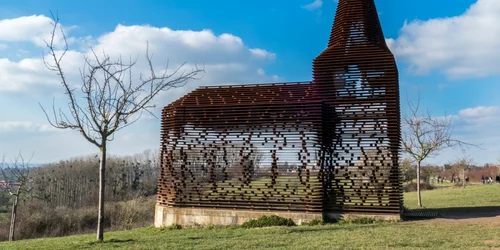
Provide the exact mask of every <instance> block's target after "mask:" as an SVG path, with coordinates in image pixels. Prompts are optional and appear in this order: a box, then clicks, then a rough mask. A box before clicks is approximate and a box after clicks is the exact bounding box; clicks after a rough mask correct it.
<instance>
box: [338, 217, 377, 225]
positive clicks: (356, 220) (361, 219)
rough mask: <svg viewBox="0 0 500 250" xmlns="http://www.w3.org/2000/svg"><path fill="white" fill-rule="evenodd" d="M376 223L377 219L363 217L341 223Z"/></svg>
mask: <svg viewBox="0 0 500 250" xmlns="http://www.w3.org/2000/svg"><path fill="white" fill-rule="evenodd" d="M376 222H377V219H375V218H372V217H361V218H354V219H348V220H342V221H341V223H342V224H374V223H376Z"/></svg>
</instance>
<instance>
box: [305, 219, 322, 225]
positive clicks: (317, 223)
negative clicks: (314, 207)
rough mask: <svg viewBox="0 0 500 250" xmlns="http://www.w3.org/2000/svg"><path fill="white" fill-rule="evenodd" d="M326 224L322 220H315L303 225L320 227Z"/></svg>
mask: <svg viewBox="0 0 500 250" xmlns="http://www.w3.org/2000/svg"><path fill="white" fill-rule="evenodd" d="M324 224H325V222H324V221H323V220H322V219H314V220H311V221H309V222H306V223H303V225H306V226H318V225H324Z"/></svg>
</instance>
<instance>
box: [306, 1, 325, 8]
mask: <svg viewBox="0 0 500 250" xmlns="http://www.w3.org/2000/svg"><path fill="white" fill-rule="evenodd" d="M322 6H323V0H314V2H312V3H309V4H306V5H302V6H301V7H302V8H303V9H306V10H315V9H319V8H321V7H322Z"/></svg>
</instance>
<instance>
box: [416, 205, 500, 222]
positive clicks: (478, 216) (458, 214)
mask: <svg viewBox="0 0 500 250" xmlns="http://www.w3.org/2000/svg"><path fill="white" fill-rule="evenodd" d="M433 211H437V212H438V213H439V217H438V218H434V219H431V221H435V222H440V221H442V222H446V223H458V224H481V225H490V226H498V227H500V207H498V206H494V207H463V208H443V209H433ZM425 221H429V220H425Z"/></svg>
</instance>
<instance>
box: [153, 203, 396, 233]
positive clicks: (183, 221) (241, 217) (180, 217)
mask: <svg viewBox="0 0 500 250" xmlns="http://www.w3.org/2000/svg"><path fill="white" fill-rule="evenodd" d="M155 210H156V211H155V227H164V226H170V225H175V224H177V225H182V226H208V225H225V226H236V225H241V224H243V223H245V222H246V221H248V220H251V219H258V218H260V217H262V216H264V215H278V216H280V217H283V218H290V219H292V220H293V221H294V222H295V223H296V224H297V225H300V224H302V223H307V222H309V221H312V220H315V219H320V220H321V219H323V218H324V217H326V218H334V219H339V218H341V217H342V218H344V219H348V220H349V219H356V218H362V217H370V218H375V219H377V220H399V219H400V216H399V214H394V215H392V214H391V215H386V214H384V215H378V214H377V215H373V214H354V213H349V214H338V213H328V214H323V213H305V212H280V211H253V210H224V209H208V208H178V207H166V206H162V205H158V204H156V209H155Z"/></svg>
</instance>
